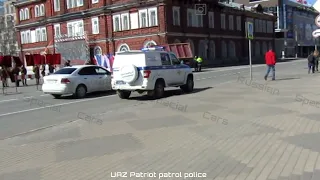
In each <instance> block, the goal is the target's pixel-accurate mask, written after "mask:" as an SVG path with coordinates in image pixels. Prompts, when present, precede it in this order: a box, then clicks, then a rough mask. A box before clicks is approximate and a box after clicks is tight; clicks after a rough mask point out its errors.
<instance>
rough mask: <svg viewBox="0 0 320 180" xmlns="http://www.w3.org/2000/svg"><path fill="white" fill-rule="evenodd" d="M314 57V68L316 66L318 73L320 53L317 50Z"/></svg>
mask: <svg viewBox="0 0 320 180" xmlns="http://www.w3.org/2000/svg"><path fill="white" fill-rule="evenodd" d="M313 56H314V66H315V70H316V71H319V70H318V67H319V51H318V50H315V51H314V53H313Z"/></svg>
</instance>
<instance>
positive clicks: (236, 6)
mask: <svg viewBox="0 0 320 180" xmlns="http://www.w3.org/2000/svg"><path fill="white" fill-rule="evenodd" d="M219 4H220V5H222V6H226V7H231V8H234V9H239V10H240V9H241V10H243V7H244V10H245V11H248V12H252V13H258V14H265V15H269V16H273V14H272V13H266V12H257V11H254V9H255V8H257V7H258V6H261V5H260V4H255V5H254V6H245V5H243V4H240V3H235V2H229V3H226V2H219Z"/></svg>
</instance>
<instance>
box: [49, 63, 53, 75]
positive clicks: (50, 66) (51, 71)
mask: <svg viewBox="0 0 320 180" xmlns="http://www.w3.org/2000/svg"><path fill="white" fill-rule="evenodd" d="M53 73H54V66H53V65H52V64H49V74H53Z"/></svg>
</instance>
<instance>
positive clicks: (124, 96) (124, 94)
mask: <svg viewBox="0 0 320 180" xmlns="http://www.w3.org/2000/svg"><path fill="white" fill-rule="evenodd" d="M117 94H118V96H119V98H120V99H129V97H130V95H131V91H121V90H118V91H117Z"/></svg>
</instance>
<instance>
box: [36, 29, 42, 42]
mask: <svg viewBox="0 0 320 180" xmlns="http://www.w3.org/2000/svg"><path fill="white" fill-rule="evenodd" d="M40 41H41V30H40V29H36V42H40Z"/></svg>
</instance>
